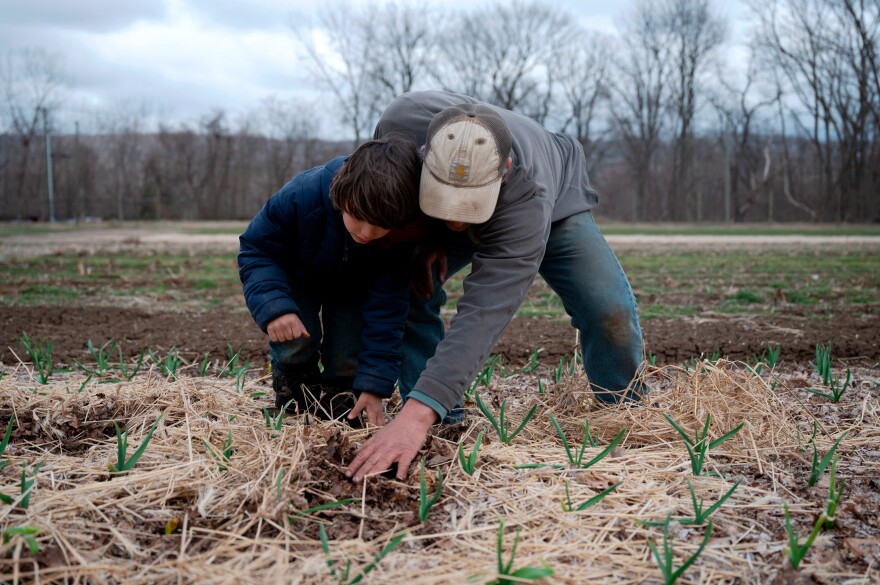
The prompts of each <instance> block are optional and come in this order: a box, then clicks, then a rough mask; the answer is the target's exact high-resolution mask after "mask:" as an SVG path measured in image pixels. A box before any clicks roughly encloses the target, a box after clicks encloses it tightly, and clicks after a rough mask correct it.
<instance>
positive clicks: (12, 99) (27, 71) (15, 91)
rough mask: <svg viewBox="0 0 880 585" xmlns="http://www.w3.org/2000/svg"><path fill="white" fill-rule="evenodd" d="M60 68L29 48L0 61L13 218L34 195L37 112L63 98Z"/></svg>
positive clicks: (47, 55) (43, 53) (44, 53)
mask: <svg viewBox="0 0 880 585" xmlns="http://www.w3.org/2000/svg"><path fill="white" fill-rule="evenodd" d="M63 76H64V66H63V61H62V59H61V57H60V56H58V55H55V54H51V53H48V52H47V51H45V50H44V49H39V48H29V49H23V50H20V51H14V52H10V53H8V54H6V55H3V56H2V60H0V84H2V91H3V97H4V98H5V102H6V103H5V106H6V107H5V110H6V111H5V112H4V114H5V116H4V118H5V122H6V124H5V125H6V127H7V128H8V129H9V132H10V133H11V134H13V135H14V136H15V137H16V141H15V149H14V152H12V153H10V161H9V164H10V166H12V167H13V168H14V170H13V171H12V172H11V173H10V174H9V175H8V176H9V177H10V178H11V179H12V184H11V185H9V187H8V189H9V190H10V191H11V192H12V193H15V194H16V195H17V196H16V197H13V200H14V206H15V208H16V210H15V212H14V213H15V215H16V216H17V217H19V218H21V216H22V214H23V212H24V210H25V209H26V207H25V205H26V203H27V201H28V199H34V198H37V197H40V195H39V194H38V181H37V177H38V176H39V174H38V173H36V172H33V169H32V168H31V167H32V165H33V164H34V163H35V159H36V158H37V152H38V149H39V147H40V146H42V145H43V143H42V141H38V139H37V137H38V135H39V132H40V127H39V125H40V123H41V120H42V118H41V112H42V111H43V110H44V109H45V110H53V109H55V108H57V107H58V106H59V105H60V103H61V101H62V98H63V94H64V77H63Z"/></svg>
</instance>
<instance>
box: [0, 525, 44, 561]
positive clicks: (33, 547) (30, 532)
mask: <svg viewBox="0 0 880 585" xmlns="http://www.w3.org/2000/svg"><path fill="white" fill-rule="evenodd" d="M39 531H40V529H39V528H37V527H36V526H17V527H15V528H7V529H6V530H4V531H3V544H9V541H10V540H12V537H13V536H19V537H21V539H22V540H24V542H25V544H27V546H28V550H29V551H30V552H31V555H33V556H36V555H38V554H40V545H39V544H37V539H36V538H34V535H35V534H37V533H38V532H39Z"/></svg>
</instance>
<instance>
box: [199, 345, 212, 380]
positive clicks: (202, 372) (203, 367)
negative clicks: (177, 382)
mask: <svg viewBox="0 0 880 585" xmlns="http://www.w3.org/2000/svg"><path fill="white" fill-rule="evenodd" d="M210 357H211V356H210V354H209V353H208V352H207V351H206V352H205V355H204V357H203V358H202V361H201V362H200V363H199V376H201V377H202V378H204V377H205V376H206V375H207V374H208V364H209V363H210Z"/></svg>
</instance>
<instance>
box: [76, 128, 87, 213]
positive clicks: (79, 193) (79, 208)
mask: <svg viewBox="0 0 880 585" xmlns="http://www.w3.org/2000/svg"><path fill="white" fill-rule="evenodd" d="M73 160H74V165H75V166H76V205H75V209H74V214H75V216H76V222H77V223H80V222H81V221H82V220H83V216H85V204H84V202H83V199H84V197H83V169H82V155H81V153H80V149H79V120H77V121H76V138H75V139H74V142H73Z"/></svg>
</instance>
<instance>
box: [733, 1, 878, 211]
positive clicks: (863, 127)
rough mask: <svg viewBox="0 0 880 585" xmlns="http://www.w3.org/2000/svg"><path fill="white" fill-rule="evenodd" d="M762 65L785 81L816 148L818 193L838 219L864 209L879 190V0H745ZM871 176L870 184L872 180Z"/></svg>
mask: <svg viewBox="0 0 880 585" xmlns="http://www.w3.org/2000/svg"><path fill="white" fill-rule="evenodd" d="M750 6H751V9H752V11H753V13H754V14H755V15H756V16H757V19H758V25H757V29H756V42H757V43H758V44H759V46H760V47H761V48H762V51H763V53H764V55H765V56H766V63H765V64H766V66H767V67H768V68H772V69H774V70H775V71H777V72H778V73H779V75H780V77H781V79H782V80H783V82H784V89H785V91H786V93H787V95H789V96H791V98H790V99H789V100H787V101H786V104H787V109H788V112H789V116H790V118H791V119H792V120H793V121H794V123H795V125H796V127H797V128H798V130H799V131H800V133H801V134H802V135H803V136H805V137H807V138H808V139H809V141H810V143H811V145H812V149H813V154H814V156H815V162H816V164H815V167H816V168H817V169H818V179H819V180H818V182H817V184H816V185H815V187H814V190H815V191H816V194H817V195H816V196H817V197H818V198H819V199H821V200H823V201H825V205H824V207H825V209H826V213H829V212H830V213H829V215H830V216H831V217H833V218H834V219H836V220H837V221H844V220H846V219H850V218H855V217H862V216H863V215H864V213H865V212H866V211H867V209H868V208H869V207H870V205H871V203H870V199H869V198H872V197H873V198H876V195H877V192H876V189H877V179H876V172H872V173H870V174H869V172H868V165H869V164H870V162H871V161H873V160H875V153H876V151H877V141H878V132H877V128H878V126H877V115H876V112H877V111H878V100H880V92H878V84H877V82H876V46H877V44H878V43H880V34H878V31H880V24H878V19H880V14H878V12H880V5H878V3H877V2H876V1H874V2H868V1H864V0H766V1H763V2H760V3H759V2H757V1H755V0H753V1H752V2H751V3H750ZM871 183H873V185H872V184H871Z"/></svg>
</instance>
